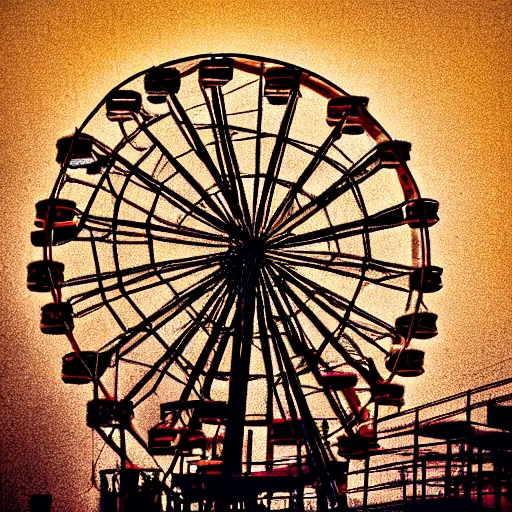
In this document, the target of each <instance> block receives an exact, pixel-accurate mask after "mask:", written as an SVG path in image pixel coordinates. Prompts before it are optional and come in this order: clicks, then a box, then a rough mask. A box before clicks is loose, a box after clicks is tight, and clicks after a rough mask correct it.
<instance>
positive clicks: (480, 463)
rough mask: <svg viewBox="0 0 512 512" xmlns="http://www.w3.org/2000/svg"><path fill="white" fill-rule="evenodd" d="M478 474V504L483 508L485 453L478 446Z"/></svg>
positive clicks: (478, 506)
mask: <svg viewBox="0 0 512 512" xmlns="http://www.w3.org/2000/svg"><path fill="white" fill-rule="evenodd" d="M477 457H478V470H477V471H478V474H477V475H476V505H477V508H479V509H480V508H482V483H483V482H482V479H483V454H482V447H481V446H479V447H478V455H477Z"/></svg>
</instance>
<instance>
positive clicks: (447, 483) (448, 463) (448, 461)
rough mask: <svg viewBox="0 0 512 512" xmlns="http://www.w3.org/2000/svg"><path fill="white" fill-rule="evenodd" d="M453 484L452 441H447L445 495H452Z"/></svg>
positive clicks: (446, 496) (447, 496)
mask: <svg viewBox="0 0 512 512" xmlns="http://www.w3.org/2000/svg"><path fill="white" fill-rule="evenodd" d="M451 486H452V442H451V440H448V441H447V442H446V471H445V476H444V497H445V498H449V497H450V494H451V492H450V489H451Z"/></svg>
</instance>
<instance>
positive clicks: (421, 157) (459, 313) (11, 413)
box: [0, 0, 512, 512]
mask: <svg viewBox="0 0 512 512" xmlns="http://www.w3.org/2000/svg"><path fill="white" fill-rule="evenodd" d="M0 9H1V14H2V24H1V27H2V28H1V31H2V32H1V36H0V43H1V47H2V52H1V55H2V69H3V76H2V94H1V99H0V101H1V102H2V115H1V117H0V122H1V124H2V126H1V130H0V151H1V152H2V160H1V162H2V164H1V166H0V170H1V200H0V205H1V208H2V213H1V219H2V222H3V229H2V230H1V237H2V248H3V250H2V260H1V268H2V273H3V286H2V296H1V305H2V315H1V317H0V318H1V330H0V364H1V365H2V374H1V393H0V401H1V402H0V418H1V419H0V424H1V426H2V439H1V454H2V455H1V457H2V461H1V463H0V467H1V471H2V472H3V473H4V484H5V491H6V492H8V493H13V494H17V495H18V497H17V498H16V499H13V500H11V503H10V505H9V506H10V507H14V505H15V503H16V500H17V501H18V504H19V506H20V507H25V506H26V494H28V493H29V492H52V493H54V495H55V511H56V512H61V511H62V512H63V511H64V510H66V511H69V512H72V511H75V510H76V511H79V510H86V508H85V507H86V504H87V503H91V502H94V500H95V499H96V497H95V496H94V495H93V494H92V493H89V495H87V497H86V498H78V497H77V496H78V494H80V493H81V492H84V491H86V490H87V488H88V477H89V467H90V449H91V441H90V433H89V431H88V429H87V428H86V426H85V411H84V403H85V402H84V400H85V399H84V395H83V393H81V392H80V393H79V392H77V391H75V390H73V389H71V388H70V387H69V386H64V385H63V384H62V382H61V381H60V364H61V363H60V360H61V356H62V354H63V353H65V351H66V350H67V349H68V347H67V346H66V342H65V338H64V337H47V336H44V335H42V334H41V333H40V331H39V325H38V324H39V314H40V306H41V304H42V299H41V298H40V297H37V296H34V295H33V294H30V293H29V292H28V291H27V290H26V287H25V278H26V264H27V263H28V262H30V261H31V260H34V259H38V258H39V257H40V256H39V254H40V253H39V251H36V250H35V249H34V248H32V246H31V245H30V241H29V233H30V230H31V226H32V222H33V212H34V206H33V205H34V203H35V202H36V201H37V200H39V199H42V198H44V197H46V196H47V195H48V194H49V193H50V190H51V187H52V185H53V183H54V180H55V178H56V176H57V172H58V168H57V166H56V164H55V161H54V159H55V141H56V140H57V139H58V138H59V137H61V136H62V135H64V134H67V133H69V132H70V131H71V130H72V129H73V128H74V127H75V126H77V125H79V124H81V122H82V120H83V119H84V118H85V116H86V115H87V114H88V113H89V111H90V110H91V109H92V108H93V107H94V106H95V105H96V104H97V103H98V101H99V100H100V99H101V98H102V97H103V96H104V95H105V94H106V93H107V92H108V91H109V90H110V89H111V88H112V87H114V86H115V85H116V84H118V83H119V82H120V81H121V80H123V79H125V78H126V77H128V76H130V75H132V74H133V73H135V72H136V71H139V70H142V69H144V68H147V67H150V66H152V65H156V64H159V63H161V62H164V61H168V60H171V59H174V58H179V57H184V56H187V55H194V54H197V53H204V52H210V51H211V52H223V51H224V52H240V53H248V54H256V55H265V56H268V57H272V58H277V59H281V60H284V61H288V62H292V63H295V64H297V65H300V66H303V67H305V68H309V69H311V70H312V71H315V72H317V73H319V74H320V75H322V76H324V77H326V78H328V79H330V80H332V81H333V82H335V83H337V84H338V85H340V86H341V87H342V88H343V89H345V90H347V91H348V92H350V93H351V94H353V95H365V96H369V97H370V111H371V113H372V114H373V115H374V116H375V117H376V119H378V120H379V121H380V122H381V124H382V125H383V126H384V127H385V128H386V130H387V131H388V132H389V133H390V134H391V135H392V136H393V137H394V138H397V139H405V140H409V141H411V142H412V143H413V151H412V158H411V161H410V168H411V170H412V172H413V174H414V176H415V178H416V179H417V181H418V183H419V186H420V190H421V192H422V194H423V195H424V196H425V197H432V198H435V199H437V200H439V202H440V204H441V207H440V217H441V221H440V222H439V224H438V225H436V226H435V227H434V228H433V229H432V231H431V235H432V255H433V263H434V264H436V265H440V266H442V267H444V269H445V274H444V282H445V288H444V289H443V290H442V291H441V292H440V293H438V294H436V295H432V296H430V297H429V298H428V304H429V306H430V307H431V309H432V310H433V311H435V312H437V313H438V314H439V317H440V318H439V330H440V334H439V336H438V337H437V338H435V339H433V340H429V341H427V342H426V352H427V355H426V370H427V371H426V373H425V375H424V376H422V377H420V378H418V379H417V380H415V382H414V385H410V386H409V387H408V389H407V395H406V398H407V401H408V405H414V404H417V403H421V402H424V401H427V400H429V399H431V398H436V397H440V396H443V395H446V394H451V393H454V392H457V391H460V390H463V389H466V388H468V387H471V386H476V385H480V384H482V383H485V382H489V381H492V380H495V379H499V378H504V377H507V376H510V375H511V373H510V361H509V362H508V363H502V361H504V360H505V359H506V358H507V357H511V350H510V348H511V339H512V318H511V310H512V297H511V277H512V271H511V256H510V254H511V249H512V237H511V228H512V210H511V206H512V204H511V202H512V201H511V193H512V179H511V178H512V170H511V164H512V149H511V147H512V140H511V139H512V130H511V105H510V96H511V95H510V91H511V90H512V83H511V82H512V76H511V63H510V55H511V54H512V30H511V19H512V12H511V10H512V9H511V7H510V3H509V2H507V1H505V0H504V1H491V0H487V1H485V2H483V1H476V0H466V1H459V0H457V1H446V0H442V1H441V0H439V1H436V0H434V1H429V2H427V1H413V0H412V1H411V0H410V1H407V2H406V1H396V2H391V1H385V2H383V1H378V0H375V1H373V2H363V1H359V0H358V1H337V2H330V1H322V2H320V1H313V0H312V1H309V2H306V1H302V0H295V1H293V2H291V1H278V0H275V1H265V0H260V1H259V2H253V1H246V2H235V1H222V0H217V1H215V2H213V1H212V0H199V1H198V0H173V1H168V2H164V1H152V2H140V1H132V0H128V1H126V0H125V1H122V2H121V1H119V2H112V1H110V0H105V1H102V2H99V1H90V0H80V1H79V0H73V1H69V0H61V1H59V2H57V1H54V0H51V1H47V2H35V1H30V2H27V1H16V2H14V1H12V0H7V1H6V0H4V1H3V2H2V7H1V8H0ZM61 338H62V339H61ZM10 509H11V508H8V510H10ZM22 509H23V508H22ZM12 510H14V508H13V509H12Z"/></svg>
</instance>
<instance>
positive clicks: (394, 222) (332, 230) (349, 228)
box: [270, 202, 407, 248]
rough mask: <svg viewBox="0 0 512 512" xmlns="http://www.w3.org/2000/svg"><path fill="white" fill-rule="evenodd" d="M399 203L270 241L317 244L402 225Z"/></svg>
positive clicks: (275, 244)
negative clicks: (363, 216)
mask: <svg viewBox="0 0 512 512" xmlns="http://www.w3.org/2000/svg"><path fill="white" fill-rule="evenodd" d="M405 205H406V203H405V202H404V203H400V204H398V205H395V206H392V207H391V208H387V209H385V210H382V211H380V212H377V213H375V214H373V215H369V216H367V217H365V218H363V219H359V220H356V221H352V222H346V223H343V224H337V225H334V226H329V227H327V228H322V229H317V230H314V231H310V232H309V233H305V234H299V235H294V234H286V235H281V236H280V237H276V239H275V241H273V242H270V243H271V244H272V246H273V247H279V248H281V247H296V246H301V245H310V244H319V243H323V242H331V241H335V240H341V239H343V238H348V237H352V236H358V235H363V234H365V233H367V232H370V233H371V232H374V231H384V230H386V229H391V228H396V227H399V226H403V225H404V224H406V223H407V220H406V218H405V215H404V211H403V210H404V206H405Z"/></svg>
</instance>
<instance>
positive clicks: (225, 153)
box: [203, 87, 251, 230]
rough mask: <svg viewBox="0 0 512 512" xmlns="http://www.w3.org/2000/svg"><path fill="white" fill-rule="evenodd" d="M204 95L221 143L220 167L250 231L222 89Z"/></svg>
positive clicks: (211, 89)
mask: <svg viewBox="0 0 512 512" xmlns="http://www.w3.org/2000/svg"><path fill="white" fill-rule="evenodd" d="M203 94H204V96H205V98H206V100H207V104H208V111H209V113H210V117H211V118H212V122H213V125H214V126H213V127H212V129H213V131H214V135H215V140H216V141H218V142H220V144H217V149H218V159H219V164H220V167H221V168H222V169H225V170H226V172H227V180H228V183H229V190H230V192H231V197H232V199H233V201H234V203H235V204H234V205H233V206H235V207H236V210H237V213H238V216H239V222H240V223H241V224H242V225H244V226H245V229H246V230H249V229H250V225H251V215H250V213H249V205H248V203H247V196H246V194H245V189H244V185H243V183H242V178H241V174H240V168H239V166H238V161H237V158H236V153H235V148H234V147H233V140H232V138H231V133H230V126H229V123H228V119H227V113H226V105H225V103H224V95H223V93H222V89H221V88H220V87H211V88H208V89H204V88H203Z"/></svg>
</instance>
